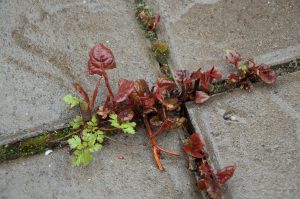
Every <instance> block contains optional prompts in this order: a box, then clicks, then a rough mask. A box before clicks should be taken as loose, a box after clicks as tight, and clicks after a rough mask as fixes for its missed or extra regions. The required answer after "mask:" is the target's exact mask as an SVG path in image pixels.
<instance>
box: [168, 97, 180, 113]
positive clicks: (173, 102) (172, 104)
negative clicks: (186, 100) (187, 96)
mask: <svg viewBox="0 0 300 199" xmlns="http://www.w3.org/2000/svg"><path fill="white" fill-rule="evenodd" d="M164 101H165V104H164V105H165V106H166V108H167V110H168V111H174V110H176V109H177V108H178V107H179V106H180V102H179V101H178V98H166V99H165V100H164Z"/></svg>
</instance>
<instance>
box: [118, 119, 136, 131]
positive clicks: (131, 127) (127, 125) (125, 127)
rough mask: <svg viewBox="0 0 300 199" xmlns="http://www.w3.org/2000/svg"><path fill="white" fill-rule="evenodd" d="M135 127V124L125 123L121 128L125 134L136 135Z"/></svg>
mask: <svg viewBox="0 0 300 199" xmlns="http://www.w3.org/2000/svg"><path fill="white" fill-rule="evenodd" d="M135 126H136V123H135V122H125V123H123V124H122V125H121V128H122V130H123V131H124V133H128V134H134V133H135V129H134V127H135Z"/></svg>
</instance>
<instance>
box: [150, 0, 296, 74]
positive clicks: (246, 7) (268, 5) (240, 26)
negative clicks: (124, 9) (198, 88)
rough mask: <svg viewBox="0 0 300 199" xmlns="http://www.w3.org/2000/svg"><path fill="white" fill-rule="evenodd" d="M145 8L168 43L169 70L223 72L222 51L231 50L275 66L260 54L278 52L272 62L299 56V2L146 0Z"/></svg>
mask: <svg viewBox="0 0 300 199" xmlns="http://www.w3.org/2000/svg"><path fill="white" fill-rule="evenodd" d="M147 3H148V4H150V5H151V6H152V7H153V8H154V10H155V12H157V13H159V14H160V15H161V25H160V26H159V35H160V37H162V38H165V39H166V40H167V41H168V42H169V44H170V47H171V54H172V56H171V57H172V59H173V63H172V64H173V66H174V68H185V69H190V70H195V69H198V68H199V67H201V68H202V69H207V68H208V67H210V66H211V65H215V66H216V67H219V68H221V69H222V70H223V72H225V71H226V70H225V69H224V66H226V65H227V63H226V61H225V56H224V55H225V50H226V49H236V50H237V51H238V52H240V53H241V54H242V55H244V56H251V57H257V56H259V58H258V61H267V62H269V63H270V64H274V63H273V60H274V59H273V58H274V57H272V59H271V60H270V59H267V60H266V59H261V55H264V54H269V55H270V53H271V54H272V53H273V51H279V54H280V55H279V58H277V59H279V60H277V62H278V61H279V62H281V63H282V61H287V60H288V59H291V58H295V56H298V57H300V46H299V43H300V1H299V0H276V1H273V0H251V1H250V0H245V1H240V0H183V1H182V0H166V1H151V0H148V1H147ZM286 48H289V50H291V49H290V48H295V49H294V51H295V52H294V53H295V54H294V55H293V56H289V55H290V53H287V52H286V50H285V49H286ZM282 53H283V54H282ZM281 54H282V55H281ZM281 56H282V57H281ZM263 58H265V57H263Z"/></svg>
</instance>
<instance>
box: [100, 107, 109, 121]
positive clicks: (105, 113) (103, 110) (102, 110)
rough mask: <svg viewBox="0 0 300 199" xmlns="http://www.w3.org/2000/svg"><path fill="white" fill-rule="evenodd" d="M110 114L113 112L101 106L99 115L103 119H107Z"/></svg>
mask: <svg viewBox="0 0 300 199" xmlns="http://www.w3.org/2000/svg"><path fill="white" fill-rule="evenodd" d="M110 113H111V111H110V110H109V109H108V108H104V106H100V107H99V109H98V111H97V115H99V116H101V118H102V119H106V118H107V116H108V115H109V114H110Z"/></svg>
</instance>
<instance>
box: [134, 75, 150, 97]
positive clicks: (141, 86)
mask: <svg viewBox="0 0 300 199" xmlns="http://www.w3.org/2000/svg"><path fill="white" fill-rule="evenodd" d="M134 89H135V91H136V92H137V95H139V96H147V95H149V94H150V89H149V86H148V83H147V82H146V81H145V80H144V79H138V80H136V81H135V82H134Z"/></svg>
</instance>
